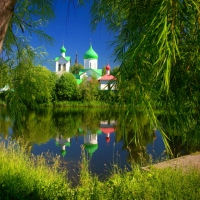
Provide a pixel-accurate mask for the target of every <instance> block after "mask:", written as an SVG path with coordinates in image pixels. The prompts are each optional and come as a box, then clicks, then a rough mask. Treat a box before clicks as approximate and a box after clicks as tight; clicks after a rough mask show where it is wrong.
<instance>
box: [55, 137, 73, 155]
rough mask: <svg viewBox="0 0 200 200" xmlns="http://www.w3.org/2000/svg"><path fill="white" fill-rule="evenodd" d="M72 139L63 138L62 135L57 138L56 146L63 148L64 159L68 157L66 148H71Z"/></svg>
mask: <svg viewBox="0 0 200 200" xmlns="http://www.w3.org/2000/svg"><path fill="white" fill-rule="evenodd" d="M70 145H71V143H70V138H65V139H64V138H63V137H62V135H60V136H59V137H57V138H56V146H57V147H61V151H60V152H61V155H62V156H63V157H64V156H65V155H66V148H65V147H66V146H67V147H70Z"/></svg>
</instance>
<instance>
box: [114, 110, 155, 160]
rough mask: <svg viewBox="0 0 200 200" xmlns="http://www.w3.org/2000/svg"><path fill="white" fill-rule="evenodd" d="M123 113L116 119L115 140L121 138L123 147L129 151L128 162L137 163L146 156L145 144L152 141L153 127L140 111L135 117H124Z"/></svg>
mask: <svg viewBox="0 0 200 200" xmlns="http://www.w3.org/2000/svg"><path fill="white" fill-rule="evenodd" d="M124 114H125V113H124ZM124 114H123V113H121V115H120V118H119V119H118V123H117V131H116V140H117V142H119V141H120V140H123V142H124V145H123V149H127V150H128V151H129V155H128V157H127V160H128V162H136V163H139V162H141V160H142V159H143V158H146V159H147V158H148V155H147V152H146V146H147V144H149V143H152V142H153V138H154V133H153V127H151V126H150V123H149V121H148V116H147V115H144V114H143V113H142V112H137V113H136V115H135V117H131V116H128V117H125V115H124Z"/></svg>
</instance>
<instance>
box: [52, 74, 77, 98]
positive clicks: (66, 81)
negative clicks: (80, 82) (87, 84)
mask: <svg viewBox="0 0 200 200" xmlns="http://www.w3.org/2000/svg"><path fill="white" fill-rule="evenodd" d="M76 90H77V82H76V79H75V77H74V75H73V74H71V73H64V74H63V75H61V77H60V78H59V79H58V80H57V82H56V89H55V92H56V96H57V98H58V100H61V101H63V100H73V98H75V95H76Z"/></svg>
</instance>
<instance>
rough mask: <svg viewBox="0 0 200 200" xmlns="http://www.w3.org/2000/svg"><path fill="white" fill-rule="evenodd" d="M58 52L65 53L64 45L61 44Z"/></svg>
mask: <svg viewBox="0 0 200 200" xmlns="http://www.w3.org/2000/svg"><path fill="white" fill-rule="evenodd" d="M60 52H61V53H66V49H65V47H64V45H63V46H62V48H61V49H60Z"/></svg>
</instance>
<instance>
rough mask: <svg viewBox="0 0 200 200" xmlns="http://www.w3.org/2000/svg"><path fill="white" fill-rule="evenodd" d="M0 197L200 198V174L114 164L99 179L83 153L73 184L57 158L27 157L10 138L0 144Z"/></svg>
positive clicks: (191, 170)
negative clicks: (76, 178) (128, 168)
mask: <svg viewBox="0 0 200 200" xmlns="http://www.w3.org/2000/svg"><path fill="white" fill-rule="evenodd" d="M0 149H1V151H0V177H1V178H0V199H3V200H6V199H14V200H15V199H20V200H23V199H37V200H39V199H54V200H56V199H70V200H73V199H74V200H75V199H83V200H84V199H93V200H98V199H99V200H113V199H116V200H120V199H121V200H127V199H131V200H132V199H145V200H151V199H152V200H154V199H156V200H157V199H167V200H170V199H173V200H174V199H179V200H182V199H187V200H188V199H194V200H195V199H199V196H200V181H199V180H200V173H199V172H198V171H197V170H195V169H190V171H187V173H186V172H185V171H183V170H182V169H171V168H167V169H154V168H150V170H149V171H143V170H141V169H140V167H138V166H136V167H133V168H132V170H131V171H128V170H126V169H125V170H121V169H120V168H118V167H117V166H113V169H112V172H111V174H110V176H109V177H108V178H107V179H106V180H105V181H100V180H99V179H98V177H97V176H94V175H92V174H91V173H90V171H89V170H88V165H89V163H88V160H87V158H86V157H85V154H84V153H82V162H81V164H80V174H79V177H80V180H79V184H78V185H77V186H76V187H72V186H71V184H70V182H69V181H68V180H67V178H66V173H67V172H65V171H62V170H60V168H59V157H56V158H53V162H51V165H50V164H49V163H48V161H47V160H46V159H45V157H44V156H42V155H41V156H36V157H35V156H28V155H27V154H26V153H25V151H24V150H23V148H21V147H20V146H19V145H18V144H17V143H14V142H11V141H6V142H5V141H2V142H1V143H0Z"/></svg>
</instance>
